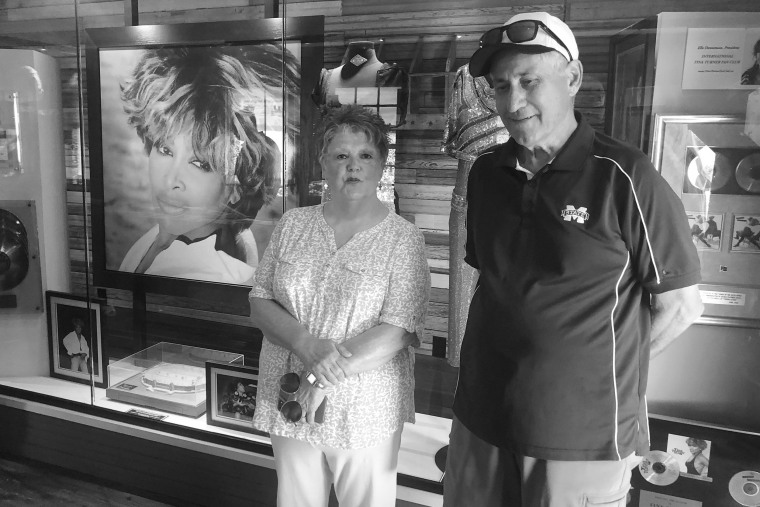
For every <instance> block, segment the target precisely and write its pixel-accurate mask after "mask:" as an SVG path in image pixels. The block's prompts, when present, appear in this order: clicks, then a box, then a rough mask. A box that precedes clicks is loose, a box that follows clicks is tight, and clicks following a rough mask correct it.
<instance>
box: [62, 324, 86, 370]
mask: <svg viewBox="0 0 760 507" xmlns="http://www.w3.org/2000/svg"><path fill="white" fill-rule="evenodd" d="M71 324H72V325H73V326H74V330H73V331H72V332H70V333H69V334H67V335H66V336H65V337H64V338H63V346H64V348H65V349H66V354H67V355H68V356H69V357H70V358H71V369H72V370H74V371H81V372H82V373H90V370H89V369H88V368H87V358H88V357H89V356H90V347H88V346H87V340H86V339H85V337H84V336H83V335H82V330H83V329H84V321H83V320H82V319H80V318H79V317H74V318H73V319H72V320H71Z"/></svg>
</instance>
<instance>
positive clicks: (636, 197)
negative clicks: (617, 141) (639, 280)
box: [594, 155, 662, 285]
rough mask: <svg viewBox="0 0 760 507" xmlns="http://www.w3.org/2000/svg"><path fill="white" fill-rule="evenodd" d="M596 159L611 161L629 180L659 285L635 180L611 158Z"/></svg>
mask: <svg viewBox="0 0 760 507" xmlns="http://www.w3.org/2000/svg"><path fill="white" fill-rule="evenodd" d="M594 157H596V158H599V159H602V160H609V161H610V162H612V163H613V164H615V166H616V167H617V168H618V169H619V170H620V172H621V173H623V175H624V176H625V177H626V179H627V180H628V183H630V185H631V193H632V194H633V199H634V201H635V202H636V209H637V210H638V211H639V217H640V218H641V225H642V226H643V227H644V237H645V238H646V240H647V247H648V248H649V258H650V259H652V266H653V267H654V273H655V277H656V278H657V285H659V284H660V283H661V282H662V280H661V279H660V270H659V268H658V267H657V261H656V260H655V258H654V249H652V242H651V241H650V239H649V229H648V228H647V223H646V221H645V220H644V213H642V211H641V204H640V203H639V196H638V195H637V194H636V188H635V187H634V185H633V180H632V179H631V177H630V175H629V174H628V173H626V172H625V171H624V170H623V168H622V167H620V164H618V163H617V162H616V161H615V160H612V159H611V158H609V157H600V156H599V155H594Z"/></svg>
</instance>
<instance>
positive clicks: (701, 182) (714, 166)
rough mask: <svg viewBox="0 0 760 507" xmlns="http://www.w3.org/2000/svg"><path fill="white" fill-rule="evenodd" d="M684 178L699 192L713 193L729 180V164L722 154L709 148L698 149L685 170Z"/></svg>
mask: <svg viewBox="0 0 760 507" xmlns="http://www.w3.org/2000/svg"><path fill="white" fill-rule="evenodd" d="M686 177H687V178H688V179H689V183H691V184H692V185H693V186H694V187H696V188H698V189H699V190H710V191H715V190H718V189H719V188H722V187H724V186H725V185H726V183H728V180H729V179H730V178H731V163H730V161H729V159H728V157H726V156H725V155H723V154H722V153H715V152H714V151H713V150H712V149H711V148H709V147H703V148H700V149H699V151H698V152H697V156H696V157H694V158H693V159H692V160H691V162H689V166H688V167H687V168H686Z"/></svg>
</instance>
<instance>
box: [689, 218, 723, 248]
mask: <svg viewBox="0 0 760 507" xmlns="http://www.w3.org/2000/svg"><path fill="white" fill-rule="evenodd" d="M686 217H687V218H688V219H689V227H690V228H691V240H692V241H693V242H694V245H695V246H696V247H697V250H706V251H713V252H720V239H721V236H722V234H721V233H722V231H723V213H715V212H711V213H704V212H702V211H688V210H687V211H686Z"/></svg>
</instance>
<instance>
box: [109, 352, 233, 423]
mask: <svg viewBox="0 0 760 507" xmlns="http://www.w3.org/2000/svg"><path fill="white" fill-rule="evenodd" d="M209 361H214V362H222V363H227V364H237V365H243V356H242V354H235V353H232V352H222V351H219V350H211V349H204V348H200V347H190V346H187V345H179V344H176V343H167V342H161V343H157V344H155V345H152V346H150V347H148V348H147V349H145V350H141V351H140V352H137V353H136V354H132V355H131V356H129V357H125V358H124V359H121V360H119V361H115V362H113V363H110V364H109V365H108V389H106V397H107V398H108V399H111V400H116V401H121V402H124V403H131V404H133V405H142V406H145V407H150V408H153V409H156V410H163V411H166V412H172V413H176V414H182V415H186V416H189V417H199V416H200V415H202V414H203V413H205V412H206V363H207V362H209Z"/></svg>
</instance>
